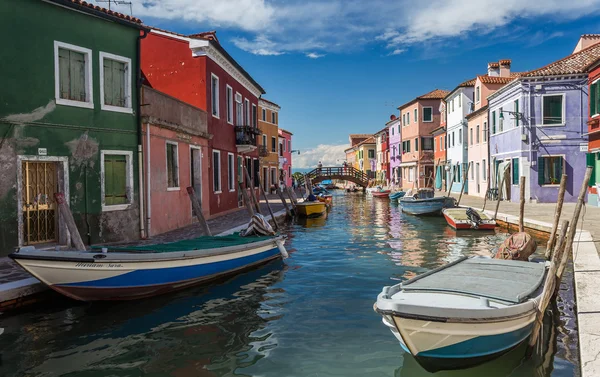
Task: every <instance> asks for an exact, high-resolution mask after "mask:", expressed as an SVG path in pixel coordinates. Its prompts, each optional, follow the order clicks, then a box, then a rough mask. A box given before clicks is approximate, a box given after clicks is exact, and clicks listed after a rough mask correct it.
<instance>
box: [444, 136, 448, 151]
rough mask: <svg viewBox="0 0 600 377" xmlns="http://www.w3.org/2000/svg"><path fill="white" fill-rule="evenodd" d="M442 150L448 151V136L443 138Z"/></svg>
mask: <svg viewBox="0 0 600 377" xmlns="http://www.w3.org/2000/svg"><path fill="white" fill-rule="evenodd" d="M444 149H448V136H444Z"/></svg>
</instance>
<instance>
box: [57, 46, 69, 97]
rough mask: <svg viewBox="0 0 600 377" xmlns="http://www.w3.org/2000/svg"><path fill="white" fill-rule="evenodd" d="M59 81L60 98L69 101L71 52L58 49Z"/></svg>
mask: <svg viewBox="0 0 600 377" xmlns="http://www.w3.org/2000/svg"><path fill="white" fill-rule="evenodd" d="M58 81H59V90H60V93H59V96H60V98H65V99H69V50H65V49H63V48H59V49H58Z"/></svg>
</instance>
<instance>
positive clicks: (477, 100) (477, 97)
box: [475, 87, 480, 103]
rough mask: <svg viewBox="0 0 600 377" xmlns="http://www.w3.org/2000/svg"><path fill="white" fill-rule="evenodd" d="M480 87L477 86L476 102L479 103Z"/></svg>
mask: <svg viewBox="0 0 600 377" xmlns="http://www.w3.org/2000/svg"><path fill="white" fill-rule="evenodd" d="M479 94H480V92H479V87H477V88H475V103H479Z"/></svg>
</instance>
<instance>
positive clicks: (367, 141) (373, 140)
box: [354, 136, 375, 147]
mask: <svg viewBox="0 0 600 377" xmlns="http://www.w3.org/2000/svg"><path fill="white" fill-rule="evenodd" d="M363 144H375V138H374V137H373V136H371V137H369V138H368V139H366V140H363V141H361V142H360V143H358V144H356V145H354V146H355V147H360V146H361V145H363Z"/></svg>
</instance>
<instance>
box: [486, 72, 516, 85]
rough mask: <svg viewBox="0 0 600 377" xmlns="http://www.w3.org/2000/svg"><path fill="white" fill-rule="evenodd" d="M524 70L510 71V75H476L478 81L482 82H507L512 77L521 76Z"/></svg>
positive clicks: (512, 78) (511, 79)
mask: <svg viewBox="0 0 600 377" xmlns="http://www.w3.org/2000/svg"><path fill="white" fill-rule="evenodd" d="M525 73H526V72H511V73H510V76H489V75H481V76H477V78H478V79H479V81H481V82H482V83H483V84H508V83H509V82H511V81H513V80H514V79H516V78H518V77H521V76H523V75H524V74H525Z"/></svg>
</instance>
